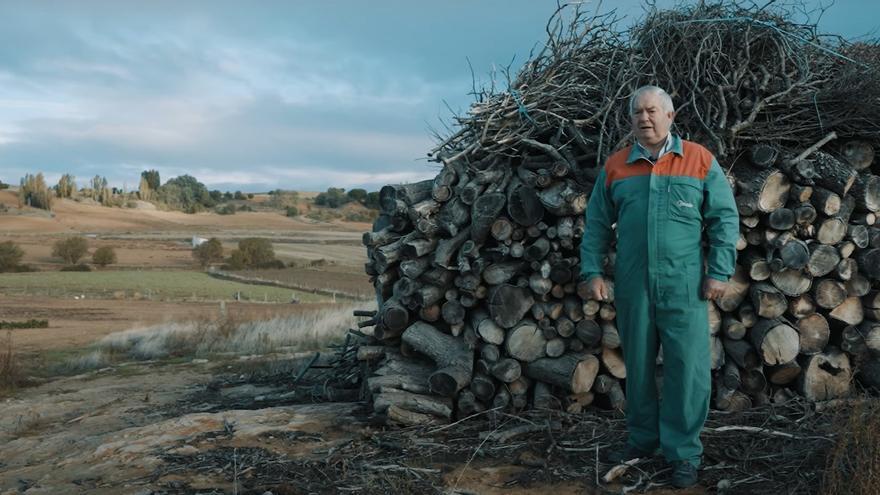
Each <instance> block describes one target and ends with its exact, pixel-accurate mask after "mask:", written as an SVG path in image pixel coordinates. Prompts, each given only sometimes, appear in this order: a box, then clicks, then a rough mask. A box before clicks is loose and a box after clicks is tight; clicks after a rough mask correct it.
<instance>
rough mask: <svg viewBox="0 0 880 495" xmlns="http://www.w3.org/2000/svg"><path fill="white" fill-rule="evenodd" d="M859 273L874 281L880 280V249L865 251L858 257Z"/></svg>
mask: <svg viewBox="0 0 880 495" xmlns="http://www.w3.org/2000/svg"><path fill="white" fill-rule="evenodd" d="M856 260H857V261H858V262H859V271H860V272H862V273H864V274H865V275H867V276H868V277H870V278H872V279H874V280H880V249H878V248H874V249H864V250H862V251H860V252H859V253H858V254H857V255H856Z"/></svg>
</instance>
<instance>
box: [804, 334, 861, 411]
mask: <svg viewBox="0 0 880 495" xmlns="http://www.w3.org/2000/svg"><path fill="white" fill-rule="evenodd" d="M798 364H800V366H801V369H802V371H801V374H800V375H798V380H797V389H798V392H800V394H801V395H803V396H804V397H806V398H807V400H810V401H814V402H817V401H825V400H831V399H839V398H843V397H847V396H849V393H850V381H851V379H852V369H851V368H850V362H849V357H848V356H847V355H846V353H844V352H841V351H840V350H838V349H835V348H833V347H829V348H828V349H826V350H825V352H821V353H819V354H814V355H811V356H803V357H802V359H801V360H800V361H799V363H798Z"/></svg>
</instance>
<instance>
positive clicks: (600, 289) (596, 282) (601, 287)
mask: <svg viewBox="0 0 880 495" xmlns="http://www.w3.org/2000/svg"><path fill="white" fill-rule="evenodd" d="M587 294H589V295H590V298H591V299H595V300H597V301H607V300H608V298H609V294H608V286H607V285H606V284H605V279H604V278H603V277H602V276H601V275H600V276H598V277H596V278H594V279H592V280H590V281H589V282H587Z"/></svg>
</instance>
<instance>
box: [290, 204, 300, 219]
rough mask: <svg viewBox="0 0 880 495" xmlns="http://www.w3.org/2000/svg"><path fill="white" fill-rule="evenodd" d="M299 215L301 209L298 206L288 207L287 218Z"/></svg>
mask: <svg viewBox="0 0 880 495" xmlns="http://www.w3.org/2000/svg"><path fill="white" fill-rule="evenodd" d="M297 215H299V208H297V207H296V206H288V207H287V216H289V217H295V216H297Z"/></svg>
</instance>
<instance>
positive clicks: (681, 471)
mask: <svg viewBox="0 0 880 495" xmlns="http://www.w3.org/2000/svg"><path fill="white" fill-rule="evenodd" d="M697 478H698V477H697V467H696V466H694V465H693V464H691V463H690V462H688V461H672V480H671V481H672V486H674V487H676V488H687V487H689V486H694V485H696V484H697Z"/></svg>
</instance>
